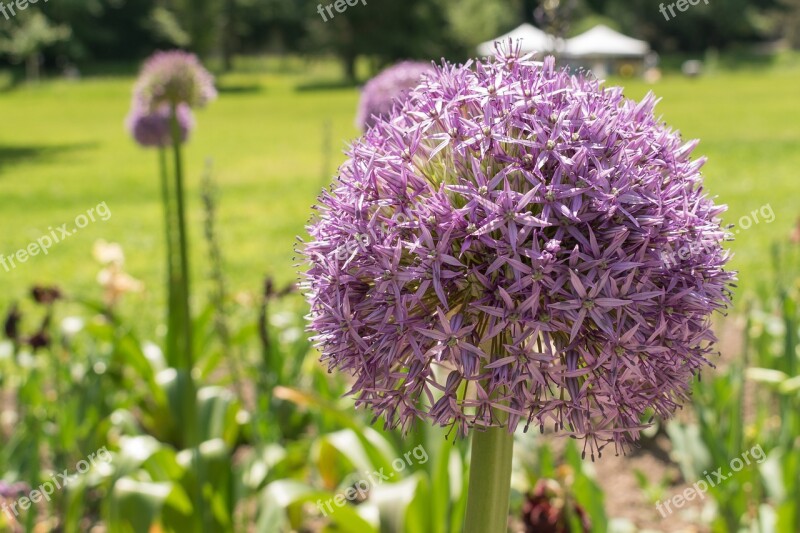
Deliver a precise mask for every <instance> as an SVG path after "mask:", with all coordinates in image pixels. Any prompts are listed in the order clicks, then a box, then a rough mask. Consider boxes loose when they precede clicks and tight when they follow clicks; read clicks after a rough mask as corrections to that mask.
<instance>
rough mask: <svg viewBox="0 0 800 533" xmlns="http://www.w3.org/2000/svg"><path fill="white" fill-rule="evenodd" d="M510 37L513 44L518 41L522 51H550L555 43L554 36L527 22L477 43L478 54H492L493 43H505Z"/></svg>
mask: <svg viewBox="0 0 800 533" xmlns="http://www.w3.org/2000/svg"><path fill="white" fill-rule="evenodd" d="M509 39H511V41H512V42H514V43H515V44H516V43H517V42H518V41H519V42H520V44H521V47H522V52H523V53H529V52H550V51H552V50H553V48H554V47H555V44H556V38H555V37H553V36H552V35H549V34H547V33H545V32H543V31H542V30H540V29H539V28H537V27H535V26H532V25H530V24H528V23H527V22H526V23H525V24H523V25H522V26H520V27H518V28H517V29H515V30H512V31H510V32H508V33H506V34H505V35H501V36H500V37H497V38H496V39H492V40H491V41H486V42H485V43H482V44H479V45H478V54H480V55H481V56H490V55H494V52H495V43H498V42H499V43H507V42H508V40H509Z"/></svg>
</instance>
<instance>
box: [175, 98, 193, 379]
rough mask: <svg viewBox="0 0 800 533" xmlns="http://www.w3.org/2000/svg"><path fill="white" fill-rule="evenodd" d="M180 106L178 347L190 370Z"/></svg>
mask: <svg viewBox="0 0 800 533" xmlns="http://www.w3.org/2000/svg"><path fill="white" fill-rule="evenodd" d="M177 113H178V110H177V106H175V105H173V106H172V120H171V122H172V146H173V151H174V156H175V205H176V209H177V229H178V255H179V267H180V283H179V284H178V287H179V301H178V302H177V303H178V305H179V313H178V316H180V321H181V328H180V333H179V335H178V338H179V340H178V346H179V349H180V351H181V355H182V357H181V361H182V364H181V368H183V369H186V370H190V369H191V368H192V365H193V364H194V356H193V353H192V340H193V338H192V337H193V336H192V313H191V307H190V305H189V297H190V294H191V293H190V290H189V244H188V236H187V232H186V207H185V201H184V189H183V158H182V155H181V144H182V139H181V129H180V125H179V124H178V115H177Z"/></svg>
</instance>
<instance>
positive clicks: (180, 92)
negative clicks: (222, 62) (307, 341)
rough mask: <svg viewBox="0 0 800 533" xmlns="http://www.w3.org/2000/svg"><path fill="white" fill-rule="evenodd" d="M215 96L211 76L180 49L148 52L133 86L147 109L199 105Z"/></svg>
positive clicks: (195, 60) (194, 56) (193, 58)
mask: <svg viewBox="0 0 800 533" xmlns="http://www.w3.org/2000/svg"><path fill="white" fill-rule="evenodd" d="M216 97H217V90H216V89H215V88H214V77H213V76H212V75H211V73H209V72H208V70H206V69H205V67H203V65H202V64H201V63H200V60H199V59H197V56H196V55H194V54H190V53H188V52H183V51H181V50H171V51H168V52H156V53H155V54H153V55H152V56H150V58H149V59H148V60H147V61H146V62H145V64H144V66H143V67H142V71H141V73H140V74H139V79H138V81H137V82H136V87H135V89H134V98H135V99H137V100H138V101H139V103H140V104H141V105H142V106H143V107H144V108H145V109H148V110H151V111H152V110H155V109H158V108H159V107H160V106H161V105H163V104H169V105H177V104H186V105H188V106H189V107H203V106H205V105H206V104H207V103H209V102H210V101H212V100H214V99H215V98H216Z"/></svg>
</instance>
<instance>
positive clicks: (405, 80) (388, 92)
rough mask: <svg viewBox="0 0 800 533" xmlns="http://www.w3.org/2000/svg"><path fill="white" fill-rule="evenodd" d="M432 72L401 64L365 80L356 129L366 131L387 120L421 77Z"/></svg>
mask: <svg viewBox="0 0 800 533" xmlns="http://www.w3.org/2000/svg"><path fill="white" fill-rule="evenodd" d="M433 71H434V69H433V65H432V64H431V63H422V62H420V61H401V62H400V63H397V64H396V65H393V66H391V67H389V68H387V69H386V70H384V71H382V72H381V73H380V74H378V75H377V76H375V77H374V78H372V79H371V80H369V81H368V82H367V83H366V84H365V85H364V88H363V89H362V91H361V99H360V100H359V102H358V114H357V115H356V126H358V127H359V128H361V130H364V131H366V130H367V129H368V128H370V127H371V126H372V125H373V124H375V122H377V121H378V120H380V119H382V118H386V117H388V116H389V115H390V114H391V112H392V109H393V108H394V106H395V105H402V103H403V100H404V99H405V98H406V97H407V96H408V94H409V92H410V91H411V89H413V88H414V87H416V86H417V85H418V84H419V82H420V80H421V79H422V76H424V75H425V74H428V73H432V72H433Z"/></svg>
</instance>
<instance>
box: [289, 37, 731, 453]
mask: <svg viewBox="0 0 800 533" xmlns="http://www.w3.org/2000/svg"><path fill="white" fill-rule="evenodd" d="M470 67H472V68H470ZM655 104H656V99H655V97H654V96H652V95H648V96H647V97H645V99H644V100H643V101H642V102H640V103H637V102H634V101H631V100H627V99H625V98H624V97H623V95H622V89H621V88H618V87H610V88H603V87H601V86H600V85H599V83H598V82H597V81H594V80H588V79H586V78H584V77H582V76H572V75H570V74H569V73H568V72H567V71H564V70H557V69H556V68H555V66H554V60H553V58H547V59H546V60H545V61H544V63H543V64H540V63H535V62H533V61H532V60H531V58H530V56H520V54H519V52H518V51H516V50H513V49H512V50H510V51H509V50H507V49H505V50H500V55H499V56H498V58H497V59H496V60H491V61H490V62H486V63H477V64H474V65H471V63H468V64H467V65H464V66H452V65H445V66H444V67H442V68H440V69H437V71H436V73H435V74H434V75H432V76H426V77H425V78H424V80H423V82H422V84H421V86H420V87H419V88H417V89H416V90H414V91H412V93H411V95H410V98H409V100H408V101H407V102H406V103H405V104H404V106H403V108H402V109H398V110H396V111H395V112H393V114H392V116H391V117H390V118H389V119H388V120H387V121H381V122H378V123H377V124H376V125H375V127H374V128H372V129H371V130H370V131H369V132H368V134H367V135H366V136H365V137H363V138H361V139H359V140H357V141H356V142H355V143H354V145H353V146H352V147H351V149H350V151H349V154H348V155H349V159H348V161H347V162H345V164H344V165H343V166H342V167H341V169H340V176H339V180H338V183H336V185H335V186H334V187H333V189H332V190H331V191H326V192H324V193H323V194H322V195H321V197H320V200H319V202H320V205H319V206H318V208H317V210H318V216H317V217H316V218H315V220H313V221H312V223H311V225H310V227H309V232H310V235H311V239H310V242H308V243H306V245H305V247H304V254H305V256H306V258H307V260H308V261H309V262H310V268H309V270H308V272H307V274H306V280H305V283H304V287H305V290H306V292H307V294H308V298H309V300H310V304H311V313H310V319H311V324H310V328H311V329H312V330H314V331H316V332H317V335H316V336H315V342H316V343H317V345H318V347H319V349H320V351H321V353H322V360H323V361H325V362H327V363H328V365H329V368H330V369H333V368H338V369H340V370H343V371H346V372H349V373H352V374H353V376H354V377H355V382H354V384H353V386H352V390H351V394H353V395H355V396H356V404H357V405H358V406H368V407H370V408H371V409H372V410H373V411H374V413H375V414H376V416H383V417H384V418H385V421H386V425H387V426H398V425H399V426H401V427H402V428H403V429H408V428H409V426H410V424H411V423H412V422H413V421H414V420H416V419H427V420H430V421H432V422H434V423H437V424H440V425H442V426H453V427H454V428H455V429H457V431H458V433H460V434H462V435H463V434H465V433H467V432H468V430H469V428H470V427H497V426H508V428H509V430H514V429H515V428H516V427H517V426H518V424H519V423H520V422H524V423H525V428H526V429H527V428H528V426H529V425H530V424H534V425H536V426H539V428H540V430H541V431H544V427H545V424H550V425H551V426H553V427H554V428H555V429H556V430H566V431H567V432H568V433H570V434H572V435H574V436H576V437H579V438H584V439H585V441H584V442H585V444H584V446H585V447H586V446H587V445H588V447H589V451H590V453H591V454H592V457H594V451H595V450H598V451H599V448H602V445H601V443H602V442H607V441H613V442H615V445H617V446H619V445H624V444H625V443H626V442H627V441H628V440H635V439H638V436H639V431H640V429H642V428H643V427H644V426H643V424H642V422H641V420H642V417H643V415H645V414H646V413H650V412H651V411H650V410H651V409H652V410H653V411H652V412H655V413H656V414H658V415H661V416H664V417H667V416H669V415H670V414H671V413H672V412H673V410H674V409H675V408H676V406H677V403H678V402H679V401H680V400H682V399H685V398H686V396H687V386H688V383H689V381H690V380H691V378H692V376H693V375H694V374H695V373H696V372H698V371H699V370H700V369H701V368H702V367H704V366H705V365H708V364H710V363H709V361H708V360H707V356H709V355H710V354H711V352H712V347H711V344H712V342H713V341H715V338H714V335H713V333H712V332H711V330H710V314H711V313H712V312H713V311H714V310H718V309H721V308H724V307H726V306H727V305H728V304H729V303H730V302H729V296H730V291H729V288H728V287H729V284H730V282H731V281H732V280H733V279H734V275H733V274H732V273H729V272H726V271H724V270H723V266H724V265H725V263H726V262H727V259H728V253H727V252H726V251H724V250H723V248H722V246H721V243H722V241H723V240H725V239H726V238H727V237H728V234H727V232H726V231H725V230H723V229H722V228H721V227H720V220H719V218H718V217H719V215H720V214H721V213H722V212H724V210H725V207H724V206H717V205H715V204H714V203H713V201H712V200H711V199H710V198H708V197H707V196H706V195H705V194H704V192H703V189H702V185H701V183H702V182H701V175H700V172H699V170H700V167H701V166H702V165H703V163H704V160H703V159H700V160H694V161H693V160H692V159H691V158H690V154H691V152H692V150H693V149H694V147H695V146H696V144H697V142H696V141H692V142H688V143H684V142H683V141H682V140H681V137H680V136H679V134H678V133H676V132H674V131H672V130H670V129H668V128H667V127H666V126H664V125H663V124H661V123H659V122H658V121H657V120H656V118H655V117H654V115H653V108H654V106H655ZM697 242H702V243H703V247H702V248H701V251H700V252H698V253H697V254H694V255H692V256H691V257H689V258H687V259H685V260H682V261H678V262H677V263H676V262H668V261H665V260H664V257H665V256H664V254H665V253H666V254H669V253H671V252H672V251H673V250H678V249H680V248H681V247H683V246H685V245H688V244H690V243H697ZM506 417H507V420H504V419H505V418H506ZM623 448H624V446H623ZM584 450H585V448H584ZM584 453H585V452H584Z"/></svg>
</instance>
